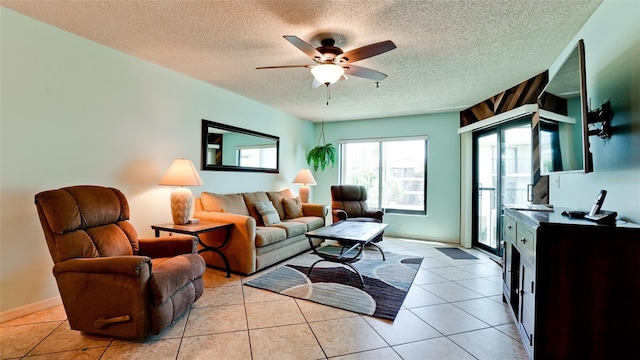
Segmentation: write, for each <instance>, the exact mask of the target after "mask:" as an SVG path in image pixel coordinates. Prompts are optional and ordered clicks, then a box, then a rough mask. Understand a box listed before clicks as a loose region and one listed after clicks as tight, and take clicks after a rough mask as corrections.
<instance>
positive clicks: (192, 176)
mask: <svg viewBox="0 0 640 360" xmlns="http://www.w3.org/2000/svg"><path fill="white" fill-rule="evenodd" d="M160 185H169V186H179V187H178V188H176V189H175V190H173V191H172V192H171V218H172V219H173V223H174V224H177V225H182V224H188V223H189V217H190V216H191V210H192V209H193V193H192V192H191V190H189V189H188V188H186V187H185V186H201V185H204V182H203V181H202V178H200V174H198V170H196V167H195V166H193V163H192V162H191V160H189V159H176V160H174V161H173V163H172V164H171V166H170V167H169V170H167V172H166V173H165V174H164V176H163V177H162V179H160Z"/></svg>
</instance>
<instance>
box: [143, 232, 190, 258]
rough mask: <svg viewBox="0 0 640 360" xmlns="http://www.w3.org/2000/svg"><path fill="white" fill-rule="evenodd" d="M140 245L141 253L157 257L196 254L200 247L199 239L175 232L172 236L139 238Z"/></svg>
mask: <svg viewBox="0 0 640 360" xmlns="http://www.w3.org/2000/svg"><path fill="white" fill-rule="evenodd" d="M138 245H139V246H140V251H139V252H140V255H144V256H149V257H150V258H152V259H155V258H161V257H173V256H176V255H182V254H194V253H196V251H197V248H198V239H196V238H195V236H191V235H177V234H174V235H172V236H160V237H157V238H146V239H138Z"/></svg>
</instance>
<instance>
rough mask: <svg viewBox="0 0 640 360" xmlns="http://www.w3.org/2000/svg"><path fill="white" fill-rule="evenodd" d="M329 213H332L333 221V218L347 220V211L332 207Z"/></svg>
mask: <svg viewBox="0 0 640 360" xmlns="http://www.w3.org/2000/svg"><path fill="white" fill-rule="evenodd" d="M331 214H333V218H334V222H335V219H338V220H347V218H348V217H349V215H348V214H347V212H346V211H344V210H341V209H333V210H331Z"/></svg>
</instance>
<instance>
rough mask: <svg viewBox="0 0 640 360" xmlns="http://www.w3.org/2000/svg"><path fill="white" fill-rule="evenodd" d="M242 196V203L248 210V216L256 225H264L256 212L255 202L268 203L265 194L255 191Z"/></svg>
mask: <svg viewBox="0 0 640 360" xmlns="http://www.w3.org/2000/svg"><path fill="white" fill-rule="evenodd" d="M242 196H244V202H245V204H247V209H248V210H249V216H251V217H253V218H254V219H256V224H257V225H264V222H263V221H262V216H260V213H259V212H258V210H256V205H255V204H256V203H257V202H265V201H269V197H268V196H267V193H266V192H264V191H256V192H252V193H242Z"/></svg>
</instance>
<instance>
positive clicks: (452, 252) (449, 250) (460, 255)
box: [436, 247, 478, 260]
mask: <svg viewBox="0 0 640 360" xmlns="http://www.w3.org/2000/svg"><path fill="white" fill-rule="evenodd" d="M436 250H439V251H440V252H441V253H443V254H445V255H447V256H448V257H450V258H452V259H456V260H467V259H468V260H477V259H478V258H477V257H475V256H473V255H471V254H469V253H468V252H466V251H464V250H460V249H458V248H454V247H437V248H436Z"/></svg>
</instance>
